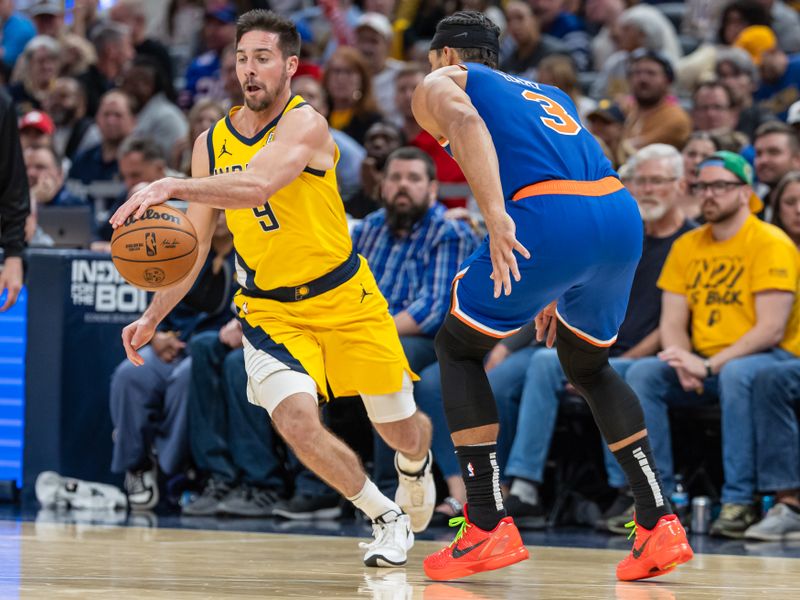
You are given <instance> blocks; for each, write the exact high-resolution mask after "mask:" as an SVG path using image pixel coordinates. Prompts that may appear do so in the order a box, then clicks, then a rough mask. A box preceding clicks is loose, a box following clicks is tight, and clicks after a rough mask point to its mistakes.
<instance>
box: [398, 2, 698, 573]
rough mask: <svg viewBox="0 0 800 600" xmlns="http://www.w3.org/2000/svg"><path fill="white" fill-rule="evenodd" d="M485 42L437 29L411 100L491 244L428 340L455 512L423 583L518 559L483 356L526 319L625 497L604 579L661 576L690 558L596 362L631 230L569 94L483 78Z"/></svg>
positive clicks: (485, 35) (467, 268)
mask: <svg viewBox="0 0 800 600" xmlns="http://www.w3.org/2000/svg"><path fill="white" fill-rule="evenodd" d="M498 34H499V31H498V28H497V26H496V25H494V24H493V23H492V22H491V21H489V20H488V19H487V18H486V17H485V16H484V15H482V14H480V13H476V12H459V13H456V14H454V15H452V16H450V17H447V18H445V19H443V20H442V21H441V22H440V23H439V24H438V26H437V28H436V34H435V36H434V38H433V40H432V42H431V50H430V53H429V55H428V58H429V60H430V63H431V67H432V72H431V73H430V74H429V75H428V76H427V77H426V78H425V80H424V82H423V83H422V84H420V86H419V87H418V88H417V90H416V91H415V93H414V98H413V110H414V116H415V117H416V119H417V121H418V122H419V124H420V125H421V126H422V127H423V128H425V129H426V130H427V131H428V132H430V133H431V134H432V135H433V136H434V137H436V138H438V139H439V140H440V142H441V143H442V144H443V145H444V146H445V147H447V148H449V151H450V152H451V153H452V155H453V156H454V157H455V159H456V160H457V161H458V163H459V165H460V166H461V168H462V170H463V171H464V174H465V175H466V177H467V181H468V182H469V185H470V187H471V188H472V192H473V194H474V196H475V199H476V200H477V203H478V206H479V207H480V210H481V212H482V214H483V216H484V219H485V221H486V227H487V229H488V234H489V235H488V239H487V240H486V241H484V243H483V245H482V247H480V248H479V249H478V250H477V251H476V252H475V253H474V254H473V255H472V256H471V257H470V258H469V259H467V261H466V262H465V263H464V265H462V268H461V271H460V272H459V273H458V275H457V276H456V278H455V280H454V282H453V290H452V305H451V312H450V314H449V315H448V316H447V319H446V320H445V323H444V325H443V326H442V328H441V330H440V331H439V333H438V335H437V337H436V351H437V355H438V357H439V363H440V365H441V377H442V392H443V400H444V407H445V413H446V415H447V419H448V423H449V426H450V431H451V433H452V437H453V443H454V445H455V446H456V453H457V454H458V458H459V461H460V463H461V467H462V474H463V477H464V481H465V484H466V487H467V501H468V504H467V506H465V510H464V522H463V523H462V528H461V529H460V531H459V533H458V535H457V536H456V540H455V542H454V543H452V544H451V545H450V546H448V547H446V548H444V549H443V550H441V551H439V552H437V553H436V554H433V555H431V556H429V557H428V558H427V559H426V560H425V562H424V569H425V573H426V574H427V575H428V576H429V577H431V578H432V579H454V578H458V577H464V576H466V575H471V574H473V573H478V572H481V571H487V570H491V569H497V568H500V567H504V566H507V565H510V564H513V563H515V562H518V561H521V560H524V559H526V558H528V551H527V550H526V549H525V547H524V546H523V545H522V541H521V539H520V535H519V532H518V531H517V529H516V527H515V525H514V523H513V520H512V519H511V517H508V516H506V512H505V508H504V506H503V498H502V495H501V492H500V486H499V472H498V467H497V461H496V459H495V447H496V440H497V433H498V417H497V408H496V406H495V402H494V398H493V397H492V392H491V388H490V387H489V383H488V380H487V377H486V374H485V372H484V369H483V360H484V357H485V356H486V354H487V352H488V351H489V349H490V348H492V347H493V346H494V344H495V343H496V342H497V341H498V339H500V338H503V337H506V336H508V335H511V334H512V333H514V332H516V331H517V330H519V328H520V327H522V326H523V325H524V324H526V323H528V322H530V321H531V320H532V319H535V321H536V327H537V337H538V338H539V339H540V340H541V339H543V338H545V337H546V343H547V345H548V346H552V345H553V343H554V342H555V341H556V340H557V350H558V356H559V358H560V360H561V364H562V366H563V367H564V372H565V373H566V375H567V378H568V379H569V381H570V383H572V385H574V386H575V388H576V389H577V390H579V391H580V393H581V394H582V395H583V397H584V398H585V399H586V401H587V402H588V404H589V406H590V407H591V409H592V413H593V414H594V417H595V420H596V422H597V424H598V426H599V428H600V430H601V432H602V434H603V436H604V438H605V440H606V442H607V443H608V445H609V448H610V449H611V451H612V452H614V455H615V456H616V458H617V459H618V460H619V462H620V465H621V466H622V468H623V470H624V471H625V473H626V475H627V478H628V482H629V484H630V487H631V490H632V492H633V494H634V498H635V504H636V515H635V524H634V523H632V524H631V526H635V527H636V539H635V541H634V547H633V550H632V552H631V554H630V555H629V556H628V557H627V558H626V559H625V560H624V561H622V562H621V563H620V564H619V566H618V567H617V576H618V577H619V578H620V579H622V580H633V579H641V578H645V577H654V576H656V575H662V574H664V573H668V572H669V571H671V570H672V569H674V568H675V566H676V565H678V564H680V563H683V562H686V561H687V560H689V559H691V558H692V550H691V548H690V547H689V544H688V542H687V540H686V533H685V531H684V529H683V527H682V526H681V524H680V522H679V521H678V519H677V517H676V516H675V515H674V514H672V510H671V508H670V505H669V501H668V500H667V498H666V497H665V496H664V493H663V490H662V486H661V482H660V480H659V475H658V471H657V470H656V467H655V465H654V464H653V457H652V452H651V450H650V444H649V442H648V438H647V430H646V429H645V423H644V414H643V412H642V408H641V406H640V404H639V400H638V398H637V397H636V396H635V394H634V393H633V391H632V390H631V389H630V388H629V387H628V385H627V384H626V383H625V382H624V380H622V379H621V378H620V377H619V376H618V375H617V374H616V372H615V371H614V370H613V369H612V368H611V367H610V366H609V363H608V347H609V346H611V345H612V344H613V343H614V341H615V339H616V335H617V330H618V328H619V325H620V323H621V322H622V319H623V317H624V315H625V310H626V307H627V302H628V296H629V293H630V288H631V283H632V280H633V275H634V271H635V269H636V265H637V263H638V261H639V257H640V255H641V250H642V240H643V228H642V221H641V218H640V216H639V212H638V209H637V207H636V203H635V201H634V199H633V198H632V197H631V196H630V195H629V194H628V192H627V191H626V190H625V188H624V187H623V186H622V184H621V183H620V181H619V179H618V178H617V175H616V173H615V172H614V170H613V169H612V167H611V165H610V163H609V161H608V160H607V159H606V158H605V156H604V155H603V153H602V151H601V149H600V147H599V145H598V144H597V143H596V141H595V140H594V138H593V137H592V136H591V134H590V133H589V132H588V131H587V130H586V129H585V128H584V127H583V126H582V125H581V122H580V119H579V117H578V114H577V111H576V109H575V106H574V104H573V103H572V101H571V100H570V98H569V97H568V96H567V95H566V94H565V93H564V92H562V91H561V90H559V89H557V88H554V87H551V86H546V85H540V84H537V83H534V82H531V81H526V80H524V79H520V78H518V77H514V76H511V75H508V74H506V73H502V72H500V71H497V70H496V66H497V53H498ZM512 279H513V281H512Z"/></svg>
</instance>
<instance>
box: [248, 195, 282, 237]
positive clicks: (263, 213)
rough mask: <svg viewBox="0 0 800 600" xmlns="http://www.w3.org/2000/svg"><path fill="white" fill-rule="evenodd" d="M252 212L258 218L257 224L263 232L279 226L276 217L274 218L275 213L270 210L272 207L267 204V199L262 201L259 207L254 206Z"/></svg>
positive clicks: (273, 229)
mask: <svg viewBox="0 0 800 600" xmlns="http://www.w3.org/2000/svg"><path fill="white" fill-rule="evenodd" d="M253 214H254V215H255V216H256V218H257V219H258V224H259V225H261V229H263V230H264V231H265V232H268V231H275V230H276V229H278V228H279V227H280V223H278V219H276V218H275V213H274V212H272V207H271V206H270V205H269V200H267V201H266V202H264V205H263V206H261V207H260V208H254V209H253Z"/></svg>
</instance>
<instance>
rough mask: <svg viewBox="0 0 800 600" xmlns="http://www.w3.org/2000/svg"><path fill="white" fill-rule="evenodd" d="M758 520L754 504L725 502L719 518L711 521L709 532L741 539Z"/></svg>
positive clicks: (714, 534)
mask: <svg viewBox="0 0 800 600" xmlns="http://www.w3.org/2000/svg"><path fill="white" fill-rule="evenodd" d="M756 521H758V513H757V512H756V509H755V507H754V506H753V505H752V504H734V503H728V504H723V505H722V510H721V511H720V513H719V518H718V519H717V520H716V521H714V522H713V523H711V529H710V530H709V534H711V535H713V536H717V537H727V538H733V539H740V538H743V537H744V532H745V531H747V529H748V528H749V527H750V526H751V525H752V524H753V523H755V522H756Z"/></svg>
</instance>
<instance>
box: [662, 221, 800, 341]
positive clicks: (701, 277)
mask: <svg viewBox="0 0 800 600" xmlns="http://www.w3.org/2000/svg"><path fill="white" fill-rule="evenodd" d="M658 287H660V288H661V289H662V290H665V291H668V292H672V293H674V294H681V295H685V296H686V299H687V302H688V304H689V310H690V311H691V330H692V346H693V347H694V349H695V350H697V351H698V352H699V353H700V354H703V355H704V356H713V355H714V354H716V353H717V352H720V351H722V350H724V349H725V348H727V347H728V346H730V345H732V344H733V343H734V342H736V341H737V340H738V339H739V338H740V337H742V335H744V334H745V333H747V331H749V330H750V329H751V328H752V327H753V326H754V325H755V324H756V318H757V315H756V303H755V294H757V293H759V292H766V291H770V290H776V291H786V292H792V293H794V294H795V302H794V306H793V308H792V312H791V314H790V316H789V320H788V323H787V325H786V329H785V335H784V337H783V340H781V343H780V347H781V348H783V349H784V350H786V351H788V352H792V353H793V354H797V355H800V326H799V325H800V296H798V293H799V292H800V254H798V252H797V248H796V247H795V245H794V243H793V242H792V240H790V239H789V236H787V235H786V234H785V233H784V232H783V231H781V230H780V229H778V228H777V227H775V226H774V225H770V224H768V223H764V222H763V221H759V220H758V218H756V217H754V216H752V215H751V216H750V217H748V219H747V221H746V222H745V224H744V225H743V226H742V228H741V229H740V230H739V232H738V233H737V234H736V235H734V236H733V237H732V238H730V239H728V240H724V241H718V240H715V239H714V238H713V236H712V234H711V226H710V225H703V226H702V227H699V228H698V229H694V230H692V231H690V232H688V233H685V234H683V235H682V236H681V237H680V238H678V239H677V240H675V243H674V244H673V245H672V249H671V250H670V253H669V256H668V257H667V260H666V262H665V263H664V268H663V269H662V271H661V276H660V277H659V279H658Z"/></svg>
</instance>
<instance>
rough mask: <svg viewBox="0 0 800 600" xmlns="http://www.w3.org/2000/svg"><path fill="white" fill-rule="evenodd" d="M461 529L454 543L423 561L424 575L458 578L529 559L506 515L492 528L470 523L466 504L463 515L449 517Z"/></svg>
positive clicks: (453, 525)
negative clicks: (485, 529)
mask: <svg viewBox="0 0 800 600" xmlns="http://www.w3.org/2000/svg"><path fill="white" fill-rule="evenodd" d="M459 525H460V526H461V528H460V529H459V530H458V533H457V534H456V538H455V539H454V540H453V543H452V544H450V545H449V546H447V547H446V548H443V549H442V550H439V552H436V553H435V554H431V555H430V556H429V557H428V558H426V559H425V561H424V562H423V563H422V568H423V569H424V571H425V575H427V576H428V577H430V578H431V579H436V580H439V581H442V580H447V579H458V578H459V577H466V576H467V575H474V574H475V573H480V572H482V571H491V570H493V569H500V568H502V567H507V566H508V565H513V564H514V563H517V562H520V561H522V560H526V559H527V558H528V550H527V549H526V548H525V546H523V545H522V538H521V537H520V535H519V531H518V530H517V526H516V525H514V520H513V519H512V518H511V517H506V518H505V519H503V520H502V521H500V522H499V523H498V524H497V527H495V528H494V529H493V530H492V531H484V530H483V529H480V528H479V527H477V526H476V525H474V524H472V523H470V521H469V517H468V516H467V505H464V516H463V517H455V518H453V519H450V526H451V527H458V526H459Z"/></svg>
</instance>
